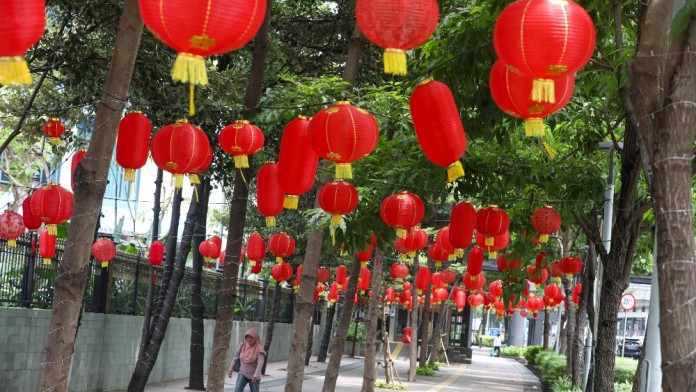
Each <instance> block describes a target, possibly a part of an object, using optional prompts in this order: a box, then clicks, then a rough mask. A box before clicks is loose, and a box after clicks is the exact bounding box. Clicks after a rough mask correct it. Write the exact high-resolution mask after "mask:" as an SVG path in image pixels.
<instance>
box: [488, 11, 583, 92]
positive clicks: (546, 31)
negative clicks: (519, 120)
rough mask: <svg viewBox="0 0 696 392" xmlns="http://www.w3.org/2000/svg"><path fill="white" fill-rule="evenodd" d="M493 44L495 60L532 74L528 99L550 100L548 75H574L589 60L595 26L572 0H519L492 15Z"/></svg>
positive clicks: (552, 86)
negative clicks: (496, 15)
mask: <svg viewBox="0 0 696 392" xmlns="http://www.w3.org/2000/svg"><path fill="white" fill-rule="evenodd" d="M493 44H494V46H495V52H496V53H497V54H498V57H500V60H502V61H503V62H504V63H505V64H508V65H509V66H511V67H514V68H515V69H516V70H518V71H519V72H521V73H524V74H526V75H529V76H533V77H534V78H535V79H534V87H533V89H532V90H531V96H532V99H533V100H535V101H537V102H551V103H553V102H554V96H553V89H554V83H553V79H552V78H555V77H558V76H561V75H574V74H575V73H576V72H577V71H579V70H580V68H582V67H583V66H584V65H585V64H586V63H587V62H588V61H589V60H590V58H591V57H592V53H593V52H594V48H595V27H594V22H593V21H592V18H590V15H589V14H588V13H587V12H586V11H585V10H584V9H583V8H582V7H581V6H579V5H578V4H577V3H575V2H573V1H570V0H568V1H553V0H521V1H515V2H513V3H512V4H510V5H509V6H507V7H506V8H505V9H504V10H503V11H502V12H501V13H500V15H499V16H498V20H497V21H496V23H495V27H494V29H493Z"/></svg>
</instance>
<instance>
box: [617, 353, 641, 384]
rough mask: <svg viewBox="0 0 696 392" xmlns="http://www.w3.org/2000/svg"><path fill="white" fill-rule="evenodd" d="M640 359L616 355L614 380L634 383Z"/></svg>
mask: <svg viewBox="0 0 696 392" xmlns="http://www.w3.org/2000/svg"><path fill="white" fill-rule="evenodd" d="M637 367H638V361H636V360H634V359H630V358H622V357H616V363H615V365H614V382H617V383H620V384H621V383H629V384H633V376H634V375H635V374H636V368H637Z"/></svg>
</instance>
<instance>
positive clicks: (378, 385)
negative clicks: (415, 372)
mask: <svg viewBox="0 0 696 392" xmlns="http://www.w3.org/2000/svg"><path fill="white" fill-rule="evenodd" d="M375 388H379V389H401V390H404V389H408V387H407V386H406V384H394V383H388V382H386V381H379V380H378V381H375Z"/></svg>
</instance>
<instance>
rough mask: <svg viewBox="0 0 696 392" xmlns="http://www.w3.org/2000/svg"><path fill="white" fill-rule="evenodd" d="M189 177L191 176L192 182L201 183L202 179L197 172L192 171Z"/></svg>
mask: <svg viewBox="0 0 696 392" xmlns="http://www.w3.org/2000/svg"><path fill="white" fill-rule="evenodd" d="M188 177H189V181H190V182H191V184H200V183H201V179H200V178H198V175H197V174H192V173H191V174H189V175H188Z"/></svg>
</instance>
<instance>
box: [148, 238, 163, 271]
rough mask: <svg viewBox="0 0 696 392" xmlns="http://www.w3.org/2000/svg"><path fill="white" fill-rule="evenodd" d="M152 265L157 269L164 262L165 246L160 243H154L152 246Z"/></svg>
mask: <svg viewBox="0 0 696 392" xmlns="http://www.w3.org/2000/svg"><path fill="white" fill-rule="evenodd" d="M149 259H150V265H152V266H153V267H156V266H158V265H161V264H162V261H164V244H163V243H161V242H160V241H153V242H152V243H151V244H150V255H149Z"/></svg>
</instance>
